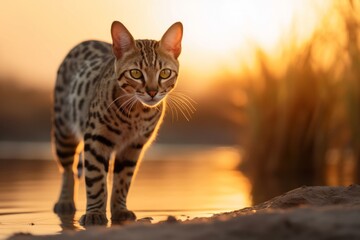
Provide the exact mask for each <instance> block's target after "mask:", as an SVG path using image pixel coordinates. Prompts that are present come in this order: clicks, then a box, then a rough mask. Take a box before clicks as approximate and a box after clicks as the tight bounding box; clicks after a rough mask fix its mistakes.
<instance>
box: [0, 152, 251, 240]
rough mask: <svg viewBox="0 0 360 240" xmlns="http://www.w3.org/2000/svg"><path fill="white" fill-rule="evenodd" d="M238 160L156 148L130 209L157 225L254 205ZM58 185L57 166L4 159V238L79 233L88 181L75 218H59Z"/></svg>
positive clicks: (0, 225) (0, 182)
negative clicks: (56, 209) (21, 234)
mask: <svg viewBox="0 0 360 240" xmlns="http://www.w3.org/2000/svg"><path fill="white" fill-rule="evenodd" d="M240 161H241V155H240V153H239V151H237V149H235V148H231V147H185V146H173V147H170V146H154V147H152V148H151V149H150V150H149V152H148V153H147V154H146V155H145V158H144V160H143V161H142V163H141V166H140V168H139V171H138V173H137V175H136V178H135V180H134V182H133V185H132V187H131V189H130V193H129V197H128V208H129V209H131V210H133V211H134V212H135V213H136V215H137V217H138V218H139V219H141V218H147V217H151V218H153V221H152V222H153V223H154V222H157V221H161V220H165V219H166V218H167V216H169V215H173V216H176V217H177V218H180V219H183V220H185V219H191V218H194V217H203V216H211V215H212V214H214V213H219V212H225V211H231V210H235V209H239V208H243V207H247V206H250V205H251V196H250V191H251V186H250V183H249V181H248V179H247V178H246V177H245V176H244V175H242V173H241V172H240V171H238V170H236V167H237V166H238V164H239V162H240ZM60 180H61V179H60V174H59V172H58V169H57V165H56V163H55V162H54V161H50V160H6V159H5V160H0V238H6V237H8V236H10V235H12V234H14V233H16V232H29V233H32V234H56V233H59V232H61V231H64V230H69V229H74V230H81V229H82V228H81V227H80V226H79V225H78V223H77V220H78V219H79V218H80V216H81V215H82V214H83V213H84V211H85V188H84V180H83V179H82V180H81V181H80V183H79V194H78V200H77V209H78V211H77V212H76V214H75V216H74V217H72V216H70V217H68V218H65V219H59V217H58V216H57V215H56V214H54V213H53V212H52V207H53V204H54V202H55V201H56V199H57V197H58V194H59V191H60ZM108 217H110V215H109V213H108Z"/></svg>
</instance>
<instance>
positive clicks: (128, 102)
mask: <svg viewBox="0 0 360 240" xmlns="http://www.w3.org/2000/svg"><path fill="white" fill-rule="evenodd" d="M133 98H135V96H132V97H130V98H129V99H127V100H126V101H124V102H123V103H122V104H121V105H120V107H119V108H118V109H117V110H116V112H118V111H121V109H124V110H125V111H126V109H127V107H128V106H129V104H130V103H131V102H132V101H133ZM124 113H125V114H126V112H124ZM128 116H129V115H128Z"/></svg>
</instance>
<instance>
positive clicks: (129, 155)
mask: <svg viewBox="0 0 360 240" xmlns="http://www.w3.org/2000/svg"><path fill="white" fill-rule="evenodd" d="M142 148H143V144H132V145H131V146H129V147H127V148H126V149H125V150H124V151H122V152H121V153H117V154H116V157H115V163H114V178H113V189H112V195H111V221H112V223H121V222H124V221H128V220H130V221H134V220H135V219H136V216H135V214H134V212H132V211H129V210H128V209H127V205H126V198H127V195H128V192H129V188H130V185H131V180H132V178H133V175H134V173H135V170H136V165H137V163H138V161H139V158H140V156H141V151H142Z"/></svg>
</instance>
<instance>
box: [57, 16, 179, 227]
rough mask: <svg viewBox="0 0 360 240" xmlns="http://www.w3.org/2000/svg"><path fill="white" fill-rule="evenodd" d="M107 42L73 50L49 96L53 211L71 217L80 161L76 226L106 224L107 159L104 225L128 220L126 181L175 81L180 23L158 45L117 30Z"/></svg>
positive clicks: (116, 24)
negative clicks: (80, 207)
mask: <svg viewBox="0 0 360 240" xmlns="http://www.w3.org/2000/svg"><path fill="white" fill-rule="evenodd" d="M111 34H112V39H113V45H110V44H108V43H105V42H100V41H86V42H83V43H81V44H79V45H77V46H76V47H75V48H73V49H72V50H71V51H70V53H69V54H68V55H67V56H66V58H65V59H64V61H63V62H62V64H61V66H60V68H59V71H58V74H57V80H56V85H55V91H54V108H53V131H52V137H53V142H54V147H55V152H56V156H57V159H58V162H59V165H60V167H61V169H62V175H63V182H62V189H61V193H60V197H59V200H58V202H57V203H56V204H55V206H54V211H55V212H56V213H58V214H65V213H73V212H75V204H74V191H75V189H74V181H75V178H74V172H73V166H76V165H77V166H78V174H79V175H80V173H81V172H82V164H81V158H84V170H85V183H86V194H87V206H86V213H85V215H83V216H82V218H81V219H80V223H81V224H83V225H91V224H105V223H106V222H107V218H106V214H105V213H106V200H107V190H106V186H107V183H106V179H107V173H108V170H109V159H110V157H111V156H112V155H114V156H115V162H114V179H113V190H112V194H111V206H110V208H111V214H112V217H111V219H112V222H121V221H124V220H134V219H135V218H136V217H135V214H134V213H133V212H131V211H129V210H128V209H127V206H126V198H127V194H128V191H129V188H130V185H131V180H132V177H133V175H134V173H135V171H136V167H137V166H138V162H139V160H140V159H141V156H142V154H143V152H144V149H145V148H146V147H147V146H148V145H149V144H150V143H151V141H152V140H153V138H154V136H155V135H156V132H157V131H158V128H159V126H160V124H161V121H162V118H163V115H164V112H165V105H166V104H165V100H166V97H167V95H168V94H169V93H170V92H171V91H172V90H173V88H174V87H175V85H176V79H177V76H178V69H179V64H178V60H177V57H178V56H179V54H180V50H181V38H182V25H181V23H175V24H173V25H172V26H171V27H170V28H169V29H168V31H167V32H166V33H165V34H164V36H163V37H162V39H161V40H160V41H154V40H134V39H133V37H132V36H131V34H130V33H129V31H128V30H127V29H126V28H125V27H124V26H123V25H122V24H121V23H119V22H114V23H113V25H112V28H111ZM133 70H136V71H133ZM169 70H170V71H169ZM138 71H140V72H138ZM169 73H170V74H169ZM138 76H141V77H140V78H138ZM164 76H165V77H166V78H164ZM82 142H83V144H81V143H82ZM79 146H80V147H79ZM81 146H83V147H81ZM78 155H79V157H77V156H78ZM75 159H79V161H78V162H76V161H75Z"/></svg>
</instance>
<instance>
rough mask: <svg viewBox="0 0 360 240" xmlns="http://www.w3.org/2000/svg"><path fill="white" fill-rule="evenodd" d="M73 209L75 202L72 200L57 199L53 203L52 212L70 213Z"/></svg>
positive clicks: (73, 211) (74, 209)
mask: <svg viewBox="0 0 360 240" xmlns="http://www.w3.org/2000/svg"><path fill="white" fill-rule="evenodd" d="M75 211H76V208H75V203H74V201H72V200H59V201H58V202H57V203H55V205H54V212H55V213H57V214H72V213H75Z"/></svg>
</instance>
